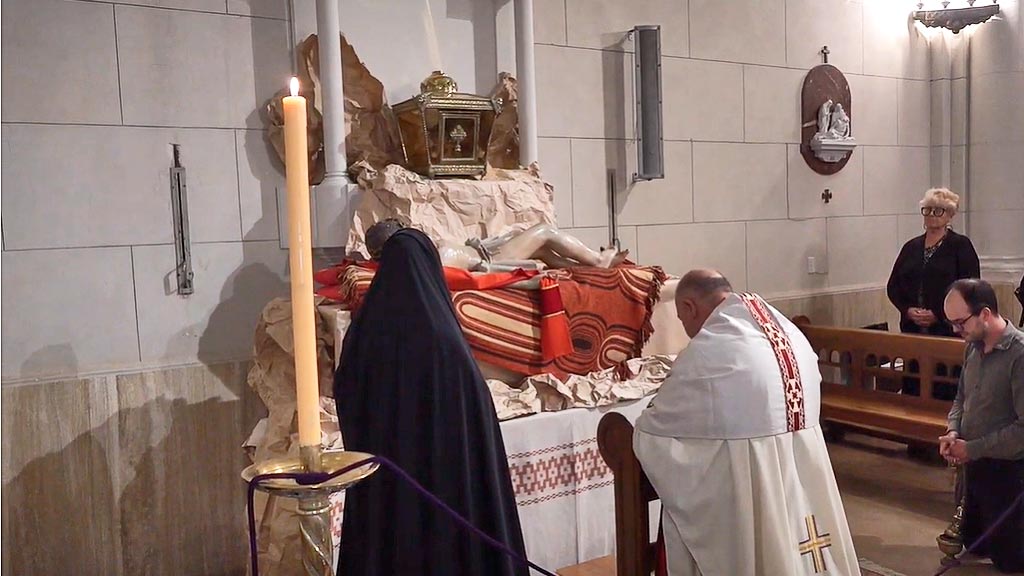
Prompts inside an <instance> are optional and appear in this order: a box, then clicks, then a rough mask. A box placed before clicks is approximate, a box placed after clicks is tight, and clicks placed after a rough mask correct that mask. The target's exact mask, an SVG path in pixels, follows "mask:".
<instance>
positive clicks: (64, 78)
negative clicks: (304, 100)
mask: <svg viewBox="0 0 1024 576" xmlns="http://www.w3.org/2000/svg"><path fill="white" fill-rule="evenodd" d="M286 8H287V3H286V2H284V1H283V0H228V1H225V0H138V1H137V0H132V1H131V2H128V1H125V2H120V1H118V2H79V1H70V0H10V1H8V0H5V1H4V18H3V81H4V88H5V90H4V92H3V127H2V148H3V158H4V161H3V165H2V173H3V192H4V194H3V197H2V204H3V206H2V209H3V212H2V213H3V248H4V253H3V260H4V264H5V267H4V274H3V312H4V314H3V378H4V381H11V380H20V379H26V378H35V377H40V378H41V377H55V376H69V375H70V376H74V375H76V374H85V373H89V372H94V371H97V370H113V371H117V370H132V369H138V368H140V367H143V366H157V365H166V364H169V363H182V362H195V361H197V360H198V361H200V362H207V361H208V362H215V361H220V360H233V359H242V358H247V357H248V356H249V355H250V354H251V347H252V333H253V327H254V326H255V322H256V320H257V319H258V316H259V312H260V310H261V309H262V307H263V305H264V304H265V303H266V302H267V301H268V300H269V299H270V298H272V297H274V296H277V295H285V294H287V284H286V277H287V276H286V275H287V253H286V252H285V251H283V250H281V249H280V248H279V244H278V242H277V240H276V239H277V238H278V224H277V207H276V197H275V188H277V187H279V186H280V185H281V183H282V181H283V177H282V175H281V170H280V166H279V163H278V161H277V160H276V158H272V154H271V151H270V149H269V147H268V144H267V142H266V140H265V136H264V132H263V122H262V120H261V118H260V114H261V111H262V108H263V106H264V104H265V102H266V100H267V99H268V98H269V97H270V96H271V95H272V94H273V93H274V92H275V91H277V90H278V89H280V88H281V87H283V86H284V84H285V81H286V79H287V77H288V75H289V74H290V68H291V67H290V53H289V46H288V27H289V24H288V22H287V21H286V18H287V11H286ZM173 145H179V146H180V150H181V160H182V164H183V165H184V166H185V169H186V173H187V184H188V208H189V216H190V218H189V224H190V233H191V240H192V250H193V253H192V254H193V266H194V271H195V293H194V294H193V295H191V296H187V297H184V296H180V295H178V294H177V293H176V280H175V273H174V248H173V245H172V243H173V240H174V232H173V224H172V216H171V197H170V181H169V169H170V167H171V166H172V164H173V154H172V146H173Z"/></svg>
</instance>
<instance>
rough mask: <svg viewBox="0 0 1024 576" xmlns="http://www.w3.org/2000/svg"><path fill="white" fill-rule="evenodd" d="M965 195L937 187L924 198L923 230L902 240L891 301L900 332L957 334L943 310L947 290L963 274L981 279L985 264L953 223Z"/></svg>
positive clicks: (892, 278) (892, 277)
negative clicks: (955, 229)
mask: <svg viewBox="0 0 1024 576" xmlns="http://www.w3.org/2000/svg"><path fill="white" fill-rule="evenodd" d="M959 202H960V197H959V196H957V195H956V194H954V193H953V192H950V191H949V190H947V189H945V188H932V189H931V190H929V191H927V192H925V195H924V200H921V215H922V216H924V230H925V232H924V234H922V235H920V236H917V237H916V238H912V239H910V240H909V241H908V242H907V243H906V244H904V245H903V249H902V250H900V255H899V256H898V257H897V258H896V264H895V265H894V266H893V267H892V274H890V275H889V285H888V293H889V301H890V302H892V304H893V306H895V307H896V308H897V309H899V311H900V331H902V332H907V333H913V334H929V335H932V336H953V329H952V327H950V325H949V324H948V323H947V322H946V317H945V316H944V315H943V312H942V301H943V299H944V298H945V297H946V289H947V288H949V285H950V284H952V283H953V282H954V281H956V280H959V279H960V278H979V277H980V276H981V267H980V265H979V263H978V253H977V252H975V251H974V245H973V244H971V240H970V239H969V238H968V237H967V236H964V235H962V234H957V233H956V232H954V231H953V230H952V229H951V228H950V227H949V223H950V221H951V220H952V219H953V216H955V215H956V212H957V208H958V207H959Z"/></svg>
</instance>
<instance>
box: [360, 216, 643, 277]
mask: <svg viewBox="0 0 1024 576" xmlns="http://www.w3.org/2000/svg"><path fill="white" fill-rule="evenodd" d="M404 227H405V225H404V224H403V223H402V222H401V221H399V220H397V219H394V218H388V219H385V220H381V221H380V222H377V223H376V224H374V225H373V226H370V227H369V228H368V229H367V230H366V248H367V251H369V253H370V258H372V259H374V260H376V259H377V258H378V257H380V251H381V250H382V249H383V247H384V243H385V242H386V241H387V239H388V238H390V237H391V235H392V234H394V233H395V232H398V231H399V230H401V229H402V228H404ZM437 248H438V253H439V254H440V255H441V262H442V263H443V264H444V265H445V266H450V267H452V268H462V269H465V270H470V271H472V272H501V271H510V270H515V269H516V268H524V269H537V268H538V267H539V265H538V263H537V260H539V261H541V262H542V263H543V265H544V267H547V268H569V267H572V266H594V267H599V268H611V267H614V266H616V265H618V264H620V263H622V262H623V261H624V260H625V259H626V257H627V256H628V255H629V250H623V251H621V252H620V251H618V250H616V249H614V248H603V249H602V250H601V251H600V252H597V251H594V250H591V249H590V248H588V247H587V246H586V245H585V244H583V242H580V241H579V239H577V238H575V237H573V236H571V235H569V234H567V233H565V232H562V231H561V230H559V229H557V228H555V227H554V226H551V225H550V224H537V225H535V226H533V227H531V228H527V229H526V230H521V231H520V230H512V231H509V232H506V233H505V234H502V235H500V236H495V237H494V238H486V239H479V238H471V239H470V240H467V241H466V243H465V244H450V243H446V242H443V243H442V244H441V245H439V246H438V247H437Z"/></svg>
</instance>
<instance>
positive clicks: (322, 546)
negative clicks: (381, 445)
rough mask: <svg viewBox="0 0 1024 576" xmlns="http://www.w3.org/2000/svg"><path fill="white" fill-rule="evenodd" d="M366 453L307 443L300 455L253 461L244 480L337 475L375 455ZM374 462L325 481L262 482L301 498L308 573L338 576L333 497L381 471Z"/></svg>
mask: <svg viewBox="0 0 1024 576" xmlns="http://www.w3.org/2000/svg"><path fill="white" fill-rule="evenodd" d="M371 457H372V456H371V455H370V454H366V453H363V452H346V451H344V450H323V448H322V447H321V446H303V447H301V448H300V449H299V457H298V458H294V457H290V458H273V459H270V460H267V461H266V462H263V463H260V464H253V465H251V466H249V467H247V468H246V469H245V470H243V471H242V479H243V480H245V481H246V482H252V481H253V479H255V478H256V477H257V476H262V475H265V474H278V473H293V474H294V473H301V472H323V473H326V474H333V473H334V472H337V471H339V470H341V469H343V468H347V467H349V466H352V465H353V464H357V463H358V462H360V461H363V460H366V459H368V458H371ZM378 466H379V465H378V464H377V463H376V462H371V463H369V464H365V465H363V466H359V467H358V468H355V469H354V470H350V471H349V472H346V473H344V474H342V475H340V476H338V477H336V478H332V479H330V480H328V481H326V482H323V483H321V484H312V485H308V486H306V485H302V484H299V483H297V482H295V481H294V480H286V479H272V480H264V481H261V482H260V483H259V485H258V486H257V489H259V490H262V491H264V492H267V493H268V494H272V495H275V496H284V497H288V498H295V499H297V500H298V501H299V531H300V533H301V537H302V565H303V568H304V569H305V573H306V574H307V576H334V566H332V562H331V561H332V559H333V549H334V546H333V543H332V542H331V504H330V496H331V494H333V493H335V492H341V491H343V490H345V489H347V488H348V487H349V486H352V485H353V484H356V483H357V482H360V481H361V480H363V479H365V478H366V477H368V476H370V475H371V474H373V473H374V472H376V471H377V468H378Z"/></svg>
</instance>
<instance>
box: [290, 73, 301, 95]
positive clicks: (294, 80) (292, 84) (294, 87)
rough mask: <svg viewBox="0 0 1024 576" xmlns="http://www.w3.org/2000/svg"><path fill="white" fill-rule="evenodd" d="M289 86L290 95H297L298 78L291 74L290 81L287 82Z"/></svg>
mask: <svg viewBox="0 0 1024 576" xmlns="http://www.w3.org/2000/svg"><path fill="white" fill-rule="evenodd" d="M289 88H291V91H292V96H298V95H299V79H298V78H296V77H295V76H292V81H291V82H290V83H289Z"/></svg>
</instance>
